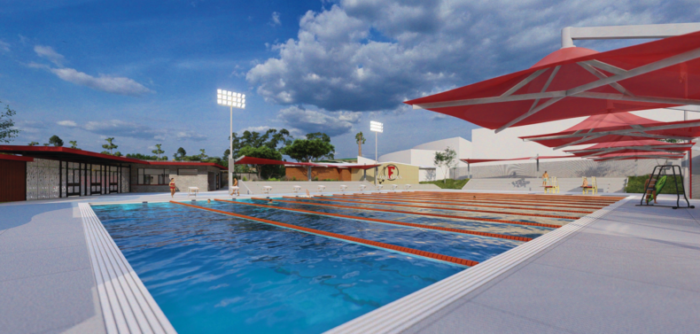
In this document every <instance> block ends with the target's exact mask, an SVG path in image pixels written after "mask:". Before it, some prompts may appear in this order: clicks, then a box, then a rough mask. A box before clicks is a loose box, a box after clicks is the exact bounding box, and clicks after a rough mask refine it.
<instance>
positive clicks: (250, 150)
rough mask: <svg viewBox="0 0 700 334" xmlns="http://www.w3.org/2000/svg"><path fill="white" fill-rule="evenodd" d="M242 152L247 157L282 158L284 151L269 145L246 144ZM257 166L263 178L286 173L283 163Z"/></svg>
mask: <svg viewBox="0 0 700 334" xmlns="http://www.w3.org/2000/svg"><path fill="white" fill-rule="evenodd" d="M240 154H241V156H246V157H253V158H262V159H272V160H282V153H280V152H279V151H277V150H274V149H272V148H270V147H268V146H260V147H251V146H246V147H244V148H242V149H241V150H240ZM256 167H257V168H256V170H257V173H258V177H260V178H262V179H269V178H271V177H279V176H283V175H284V166H283V165H259V166H256Z"/></svg>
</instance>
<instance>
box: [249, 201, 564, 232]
mask: <svg viewBox="0 0 700 334" xmlns="http://www.w3.org/2000/svg"><path fill="white" fill-rule="evenodd" d="M282 198H296V197H289V196H283V197H282ZM251 199H253V200H258V201H267V198H261V197H252V198H251ZM276 201H277V202H282V203H294V204H302V205H315V206H327V207H332V208H340V209H348V210H360V211H362V210H364V211H379V212H392V213H401V214H409V215H418V216H429V217H440V218H453V219H462V220H476V221H484V222H490V223H501V224H514V225H527V226H539V227H549V228H560V227H562V225H554V224H542V223H529V222H516V221H510V220H502V219H491V218H480V217H465V216H450V215H443V214H438V213H428V212H413V211H401V210H389V209H378V208H365V207H360V206H347V205H340V204H324V203H315V202H297V201H287V200H279V199H277V200H276Z"/></svg>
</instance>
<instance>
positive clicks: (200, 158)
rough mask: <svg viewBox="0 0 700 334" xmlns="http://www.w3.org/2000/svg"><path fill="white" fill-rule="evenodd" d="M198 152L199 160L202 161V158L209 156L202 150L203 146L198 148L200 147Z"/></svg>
mask: <svg viewBox="0 0 700 334" xmlns="http://www.w3.org/2000/svg"><path fill="white" fill-rule="evenodd" d="M199 152H200V153H199V160H202V161H204V159H206V158H208V157H209V156H208V155H207V152H206V151H204V149H203V148H200V149H199Z"/></svg>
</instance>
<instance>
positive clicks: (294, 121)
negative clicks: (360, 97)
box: [279, 106, 360, 137]
mask: <svg viewBox="0 0 700 334" xmlns="http://www.w3.org/2000/svg"><path fill="white" fill-rule="evenodd" d="M279 117H280V119H281V120H282V121H283V122H284V123H285V124H287V125H288V126H290V127H292V128H296V129H299V130H300V131H302V132H305V133H311V132H324V133H326V134H328V135H329V136H331V137H333V136H339V135H342V134H344V133H347V132H349V131H350V130H351V129H352V126H353V124H357V122H358V121H359V120H360V115H359V113H356V112H343V111H341V112H334V113H331V114H329V113H325V112H322V111H317V110H307V109H304V108H301V107H296V106H292V107H289V108H286V109H282V110H280V112H279Z"/></svg>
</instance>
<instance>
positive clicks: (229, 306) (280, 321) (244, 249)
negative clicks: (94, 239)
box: [93, 201, 552, 333]
mask: <svg viewBox="0 0 700 334" xmlns="http://www.w3.org/2000/svg"><path fill="white" fill-rule="evenodd" d="M241 202H246V203H260V202H259V201H241ZM188 203H189V202H188ZM194 204H196V205H197V206H200V207H204V208H212V209H217V210H221V211H225V212H231V213H236V214H241V215H245V216H250V217H256V218H260V219H267V220H270V221H276V222H282V223H286V224H289V225H290V226H298V227H304V228H312V229H314V230H318V231H323V232H328V233H336V234H340V235H346V236H351V237H355V238H361V239H363V240H371V241H376V242H382V243H387V244H392V245H397V246H401V247H407V248H410V249H415V250H419V251H427V252H432V253H437V254H443V255H447V256H452V257H457V258H464V259H469V260H473V261H479V262H481V261H485V260H488V259H489V258H491V257H493V256H496V255H498V254H500V253H502V252H505V251H507V250H509V249H512V248H514V247H517V246H518V245H520V244H522V243H523V242H522V241H517V240H507V239H503V238H493V237H483V236H478V235H470V234H463V233H454V232H445V231H436V230H429V229H424V228H420V227H419V228H413V227H405V226H398V225H392V224H390V222H391V221H396V222H410V223H414V224H421V225H425V226H437V227H449V228H454V229H464V230H467V231H485V232H490V233H499V234H503V235H512V236H524V237H528V238H534V237H537V236H539V235H542V234H544V233H546V232H548V231H551V230H552V228H546V227H540V226H527V225H510V224H503V223H491V222H485V221H475V220H470V217H469V216H462V215H459V214H458V215H456V217H457V218H441V217H425V216H420V215H414V214H412V213H408V214H404V213H392V212H365V211H362V212H355V211H356V210H348V209H337V208H333V207H316V208H315V209H314V210H316V211H317V212H318V213H342V214H344V215H353V216H356V217H358V218H360V217H373V218H381V219H382V220H386V221H387V222H389V223H374V222H368V221H363V220H356V219H343V218H336V217H328V216H322V215H317V214H306V213H299V212H290V211H285V210H281V209H282V208H303V209H305V210H308V209H309V207H308V205H305V204H295V203H285V202H282V201H277V202H275V203H274V205H273V206H276V208H261V207H255V206H246V205H242V204H234V203H227V202H217V201H213V202H211V203H207V202H205V201H199V202H196V203H194ZM343 204H347V203H343ZM359 206H361V207H364V206H365V205H363V204H360V205H359ZM93 210H94V211H95V213H96V214H97V216H98V217H99V218H100V220H101V221H102V223H103V225H104V226H105V228H106V229H107V231H108V232H109V234H110V235H111V236H112V238H113V239H114V241H115V242H116V243H117V245H118V246H119V248H120V249H121V250H122V252H123V253H124V255H125V257H126V258H127V260H128V261H129V263H130V264H131V266H132V267H133V268H134V270H135V271H136V273H137V274H138V275H139V277H140V278H141V280H142V281H143V282H144V284H145V285H146V287H147V288H148V290H149V292H150V293H151V295H152V296H153V297H154V299H155V300H156V302H157V303H158V305H159V306H160V307H161V309H162V310H163V312H164V313H165V315H166V316H167V317H168V319H169V320H170V321H171V323H172V324H173V326H174V327H175V329H176V330H177V331H178V332H179V333H200V332H207V333H229V332H242V333H319V332H323V331H325V330H328V329H331V328H333V327H335V326H338V325H340V324H342V323H344V322H347V321H349V320H351V319H353V318H356V317H358V316H360V315H362V314H365V313H367V312H370V311H372V310H374V309H376V308H379V307H381V306H383V305H386V304H388V303H390V302H392V301H395V300H397V299H399V298H401V297H403V296H406V295H408V294H410V293H412V292H415V291H417V290H419V289H421V288H423V287H426V286H428V285H430V284H432V283H434V282H437V281H439V280H441V279H444V278H446V277H448V276H451V275H453V274H455V273H458V272H460V271H462V270H465V269H467V267H465V266H460V265H455V264H451V263H446V262H442V261H436V260H432V259H427V258H425V257H417V256H412V255H410V254H406V253H401V252H395V251H390V250H386V249H378V248H374V247H370V246H366V245H361V244H356V243H352V242H346V241H342V240H336V239H333V238H328V237H324V236H321V235H315V234H310V233H305V232H299V231H295V230H290V229H286V228H282V227H277V226H271V225H268V224H264V223H260V222H255V221H251V220H246V219H241V218H237V217H230V216H227V215H224V214H220V213H215V212H209V211H205V210H199V209H196V208H190V207H185V206H182V205H178V204H173V203H149V204H122V205H102V206H93ZM407 212H423V211H422V209H419V210H417V211H412V210H409V211H407ZM430 212H432V211H430ZM478 217H490V218H493V219H500V218H504V217H505V216H499V215H494V214H490V215H486V216H484V215H478ZM516 220H517V219H514V220H513V221H516Z"/></svg>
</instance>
